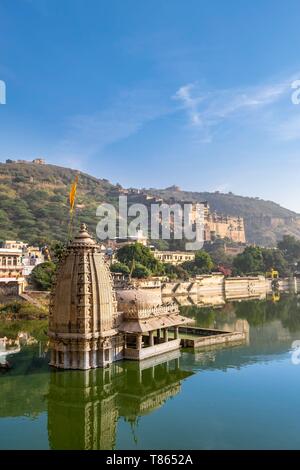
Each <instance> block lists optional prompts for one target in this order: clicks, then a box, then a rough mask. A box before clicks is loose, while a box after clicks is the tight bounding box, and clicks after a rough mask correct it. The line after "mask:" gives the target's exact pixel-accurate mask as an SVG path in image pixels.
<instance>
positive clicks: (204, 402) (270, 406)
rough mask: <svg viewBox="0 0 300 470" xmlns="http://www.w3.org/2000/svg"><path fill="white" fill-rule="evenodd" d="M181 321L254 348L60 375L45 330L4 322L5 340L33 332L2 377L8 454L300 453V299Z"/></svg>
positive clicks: (3, 440) (2, 439) (198, 313)
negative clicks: (237, 337) (234, 335)
mask: <svg viewBox="0 0 300 470" xmlns="http://www.w3.org/2000/svg"><path fill="white" fill-rule="evenodd" d="M182 313H183V314H185V315H188V316H190V317H193V318H195V320H196V325H198V326H205V327H214V328H222V329H224V330H227V331H228V330H230V329H231V330H233V329H238V330H243V331H245V332H247V333H248V339H247V341H246V342H245V343H244V344H241V345H237V346H231V347H227V348H224V347H218V348H215V349H213V348H212V349H207V350H204V351H203V350H202V351H200V350H199V351H196V352H193V351H189V350H181V352H180V353H178V354H176V353H175V354H172V355H170V356H165V357H159V358H156V360H155V363H153V362H152V363H151V362H147V363H142V364H138V363H135V362H130V361H121V362H118V363H115V364H113V365H112V366H111V367H110V368H108V369H105V370H103V369H97V370H91V371H87V372H84V371H56V370H50V369H49V367H48V352H47V343H46V338H45V337H44V330H45V329H46V323H45V322H38V321H37V322H5V321H2V322H0V338H1V337H4V336H6V337H11V338H14V337H16V335H17V334H18V333H19V332H20V331H22V332H24V331H28V332H29V333H30V338H31V341H29V342H31V343H32V344H31V345H24V346H22V347H21V350H20V351H19V352H16V353H15V354H12V355H10V356H7V357H6V359H8V360H9V361H10V362H11V363H12V365H13V368H12V369H11V370H10V371H9V372H6V373H1V374H0V449H300V365H296V364H294V363H293V361H292V352H293V350H292V343H293V342H294V341H295V340H300V298H299V299H298V298H297V297H296V296H293V297H290V296H284V297H282V298H281V299H280V301H279V302H276V303H274V302H272V301H243V302H234V303H228V304H226V305H225V306H224V307H222V308H219V309H211V308H204V309H203V308H201V309H200V308H197V307H185V308H183V310H182ZM294 355H295V356H296V359H297V353H296V352H295V351H294ZM1 358H2V360H3V359H4V358H5V356H4V354H3V350H2V352H1V350H0V361H1ZM299 358H300V354H299ZM294 362H295V361H294ZM296 362H297V361H296Z"/></svg>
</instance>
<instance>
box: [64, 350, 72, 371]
mask: <svg viewBox="0 0 300 470" xmlns="http://www.w3.org/2000/svg"><path fill="white" fill-rule="evenodd" d="M63 355H64V369H70V353H69V351H64V353H63Z"/></svg>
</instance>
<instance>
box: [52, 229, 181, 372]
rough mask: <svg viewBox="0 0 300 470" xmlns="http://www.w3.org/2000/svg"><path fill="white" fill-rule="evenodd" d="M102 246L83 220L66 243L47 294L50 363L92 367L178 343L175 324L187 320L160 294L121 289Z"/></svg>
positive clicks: (137, 357)
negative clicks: (78, 229) (50, 289)
mask: <svg viewBox="0 0 300 470" xmlns="http://www.w3.org/2000/svg"><path fill="white" fill-rule="evenodd" d="M119 306H120V307H121V310H122V311H121V312H120V311H118V308H117V299H116V295H115V292H114V288H113V281H112V278H111V275H110V271H109V268H108V266H107V265H106V262H105V260H104V257H103V254H102V253H101V251H100V247H99V246H98V245H97V243H96V242H95V241H94V240H93V239H92V238H91V237H90V235H89V233H88V232H87V228H86V226H85V224H82V226H81V229H80V232H79V234H78V235H77V236H76V237H75V238H74V240H73V241H72V242H70V243H69V245H68V247H67V249H66V251H65V253H64V255H63V257H62V259H61V262H60V266H59V268H58V271H57V275H56V279H55V282H54V285H53V289H52V292H51V298H50V309H49V331H48V335H49V338H50V350H51V360H50V365H51V366H54V367H58V368H62V369H92V368H96V367H105V366H107V365H108V364H110V363H112V362H114V361H117V360H120V359H123V358H126V359H133V360H142V359H146V358H149V357H152V356H156V355H159V354H162V353H166V352H169V351H172V350H175V349H178V348H179V347H180V339H179V335H178V326H179V325H182V324H185V323H187V322H190V319H188V318H185V317H182V316H181V315H179V310H178V307H177V306H176V305H174V304H169V305H162V300H161V293H159V294H158V293H157V292H156V293H154V292H152V293H151V292H149V291H148V292H145V291H144V292H143V291H142V290H138V289H128V290H126V289H125V290H124V291H122V292H120V293H119Z"/></svg>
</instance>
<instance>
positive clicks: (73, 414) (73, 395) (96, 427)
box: [48, 351, 193, 450]
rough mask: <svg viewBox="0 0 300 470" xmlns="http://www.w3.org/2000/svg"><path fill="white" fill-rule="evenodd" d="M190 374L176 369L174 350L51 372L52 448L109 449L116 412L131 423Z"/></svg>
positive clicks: (171, 393)
mask: <svg viewBox="0 0 300 470" xmlns="http://www.w3.org/2000/svg"><path fill="white" fill-rule="evenodd" d="M162 360H164V361H165V362H162V363H160V362H159V361H162ZM192 374H193V372H186V371H184V370H181V369H180V368H179V352H178V351H174V352H173V353H171V354H170V355H168V356H163V357H161V358H156V361H154V360H151V361H143V362H142V363H134V362H124V363H116V364H113V365H112V366H111V367H110V368H108V369H92V370H88V371H68V372H66V371H65V372H61V371H52V372H51V375H50V388H49V396H48V433H49V442H50V446H51V448H52V449H91V450H100V449H113V448H114V447H115V439H116V428H117V422H118V419H119V418H120V417H123V418H125V420H126V421H128V422H129V423H131V424H133V425H134V424H135V422H136V421H137V419H138V417H140V416H143V415H146V414H148V413H151V412H152V411H153V410H155V409H157V408H159V407H161V406H162V405H163V404H164V403H165V402H166V400H168V399H169V398H170V397H173V396H175V395H176V394H177V393H179V392H180V388H181V381H182V380H183V379H185V378H187V377H189V376H190V375H192Z"/></svg>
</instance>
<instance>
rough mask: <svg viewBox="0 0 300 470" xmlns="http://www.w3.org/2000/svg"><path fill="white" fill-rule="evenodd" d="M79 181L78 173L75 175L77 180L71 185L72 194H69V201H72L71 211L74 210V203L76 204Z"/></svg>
mask: <svg viewBox="0 0 300 470" xmlns="http://www.w3.org/2000/svg"><path fill="white" fill-rule="evenodd" d="M77 183H78V175H77V176H76V177H75V181H74V183H73V184H72V186H71V190H70V194H69V201H70V212H71V213H72V212H73V209H74V205H75V198H76V191H77Z"/></svg>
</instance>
